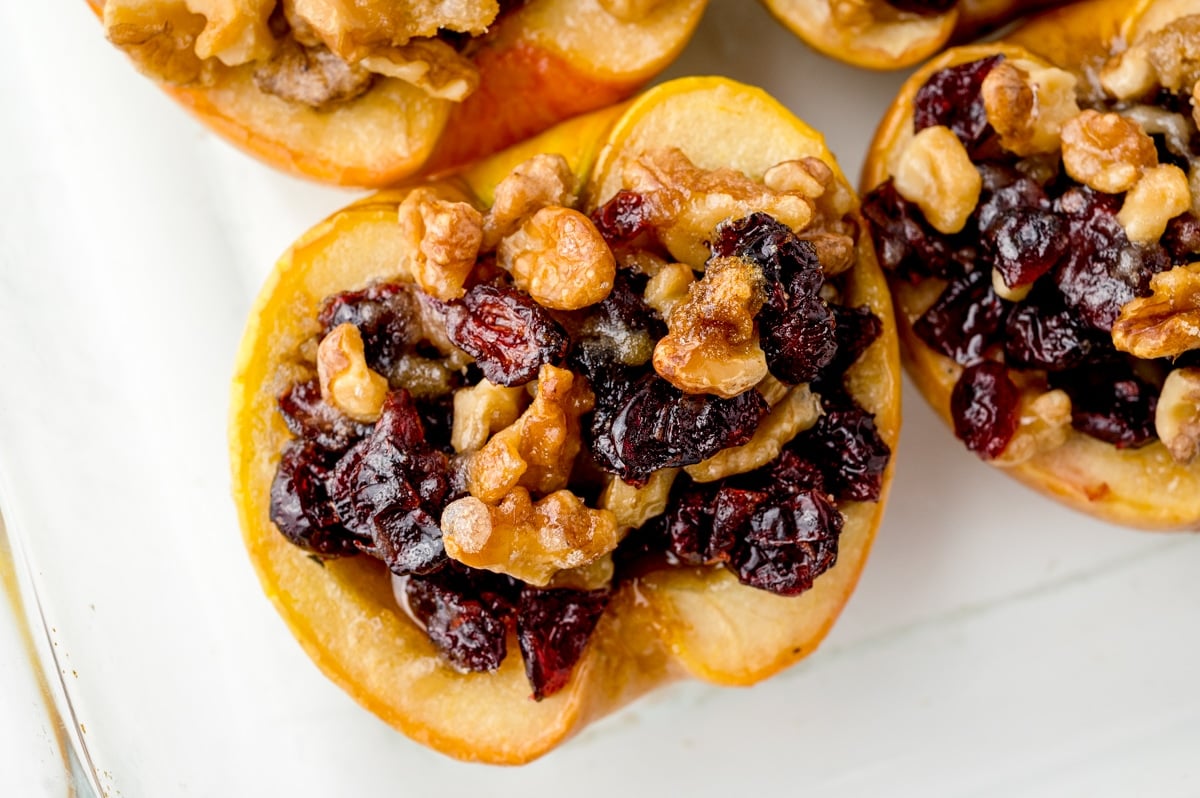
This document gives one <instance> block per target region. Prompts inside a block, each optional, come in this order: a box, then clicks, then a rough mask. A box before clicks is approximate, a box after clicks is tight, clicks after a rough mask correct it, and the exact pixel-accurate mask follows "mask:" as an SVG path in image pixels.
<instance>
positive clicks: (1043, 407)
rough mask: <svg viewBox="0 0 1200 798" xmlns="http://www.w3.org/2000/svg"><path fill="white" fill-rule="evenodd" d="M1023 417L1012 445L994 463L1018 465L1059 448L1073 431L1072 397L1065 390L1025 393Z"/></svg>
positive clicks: (1019, 411) (1022, 397)
mask: <svg viewBox="0 0 1200 798" xmlns="http://www.w3.org/2000/svg"><path fill="white" fill-rule="evenodd" d="M1017 413H1018V417H1019V419H1020V421H1019V423H1018V426H1017V431H1016V432H1015V433H1014V434H1013V436H1012V439H1011V440H1009V442H1008V446H1006V447H1004V451H1003V452H1001V453H1000V456H999V457H997V458H995V459H994V460H993V461H992V462H994V463H996V464H997V465H1003V466H1014V465H1019V464H1021V463H1024V462H1026V461H1027V460H1030V459H1032V458H1033V457H1035V456H1037V455H1039V454H1041V453H1043V452H1048V451H1051V450H1053V449H1057V448H1058V447H1059V446H1062V445H1063V444H1064V443H1066V442H1067V437H1068V436H1069V435H1070V434H1071V397H1069V396H1067V393H1066V392H1065V391H1062V390H1058V389H1055V390H1053V391H1046V392H1045V393H1037V394H1030V393H1025V394H1022V396H1021V404H1020V405H1019V407H1018V409H1017Z"/></svg>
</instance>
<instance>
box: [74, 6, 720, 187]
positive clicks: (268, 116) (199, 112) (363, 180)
mask: <svg viewBox="0 0 1200 798" xmlns="http://www.w3.org/2000/svg"><path fill="white" fill-rule="evenodd" d="M88 2H89V4H90V5H91V6H92V8H93V10H95V11H96V13H97V14H100V13H102V11H103V5H104V0H88ZM706 3H707V0H665V2H663V3H661V4H659V5H658V6H656V7H655V8H654V9H653V10H652V11H651V12H650V13H649V14H648V15H647V16H645V17H644V18H642V19H640V20H637V21H632V22H625V21H621V20H619V19H617V18H616V17H614V16H612V15H611V14H609V13H608V12H606V11H605V10H604V9H603V8H601V6H600V5H599V3H598V2H597V0H530V2H527V3H525V4H524V5H522V6H521V7H520V8H518V9H516V10H514V11H513V12H511V13H509V14H507V15H505V16H504V17H503V18H502V19H500V20H499V21H498V22H497V24H495V25H494V26H493V27H492V29H491V30H489V31H488V32H487V33H486V34H484V36H483V37H481V38H480V39H478V40H477V41H476V42H475V43H474V46H475V47H477V49H476V50H475V51H474V55H473V56H472V57H473V60H474V62H475V65H476V67H477V68H478V69H479V71H480V86H479V87H478V89H477V90H476V91H475V92H473V93H472V94H471V95H470V96H468V98H467V99H466V100H465V101H464V102H462V103H457V104H456V103H452V102H450V101H448V100H442V99H437V98H433V97H430V96H428V95H427V94H426V93H425V92H424V91H423V90H421V89H419V88H416V87H414V86H412V85H410V84H408V83H405V82H403V81H400V80H396V79H394V78H385V77H378V78H377V79H376V81H375V83H374V84H373V85H372V87H371V89H370V90H369V91H367V92H366V93H365V94H363V95H361V96H360V97H357V98H355V99H353V100H350V101H348V102H346V103H343V104H340V105H337V106H333V107H331V108H329V109H325V110H320V111H318V110H314V109H312V108H310V107H308V106H306V105H303V104H301V103H296V102H289V101H286V100H283V99H281V98H279V97H275V96H272V95H270V94H266V93H264V92H262V91H260V90H259V89H258V88H257V87H256V86H255V85H254V81H253V73H254V69H255V66H254V65H253V64H245V65H242V66H239V67H232V68H221V69H219V75H218V77H217V79H216V81H215V83H214V85H212V86H211V87H204V88H194V87H183V86H170V85H166V84H163V88H164V90H166V91H167V92H168V93H169V94H170V95H171V96H172V97H173V98H174V99H175V100H176V101H178V102H179V103H180V104H181V105H183V106H184V107H185V108H187V109H188V110H189V111H191V112H192V113H193V114H195V115H196V116H197V117H198V118H199V119H200V120H201V121H202V122H204V123H205V124H207V125H208V126H209V127H211V128H212V129H214V130H215V131H217V132H218V133H220V134H221V135H222V136H224V137H225V138H227V139H228V140H229V141H231V142H232V143H233V144H235V145H237V146H238V147H240V148H241V149H243V150H245V151H246V152H248V153H250V154H251V155H254V156H256V157H258V158H260V159H261V160H263V161H265V162H267V163H268V164H270V165H272V166H274V167H276V168H278V169H282V170H284V171H288V172H292V173H294V174H298V175H301V176H304V177H309V178H312V179H315V180H320V181H324V182H329V183H336V184H340V185H352V186H366V187H385V186H389V185H393V184H395V183H397V182H399V181H401V180H403V179H405V178H407V177H411V176H413V175H415V174H418V173H428V172H431V171H436V170H444V169H447V168H450V167H454V166H459V165H462V164H464V163H467V162H469V161H472V160H475V159H476V158H479V157H482V156H484V155H487V154H490V153H493V152H496V151H498V150H500V149H502V148H504V147H507V146H508V145H510V144H513V143H514V142H517V141H520V140H523V139H525V138H527V137H529V136H530V135H533V134H535V133H537V132H540V131H542V130H545V129H546V128H548V127H550V126H551V125H553V124H555V123H557V122H559V121H562V120H563V119H567V118H569V117H571V116H574V115H576V114H579V113H583V112H586V111H591V110H594V109H597V108H603V107H606V106H608V105H610V104H612V103H613V102H616V101H618V100H620V99H622V98H624V97H627V96H629V94H631V93H632V92H634V91H636V89H637V88H638V86H640V85H641V84H643V83H645V82H646V81H647V80H649V79H650V78H651V77H653V76H654V75H655V74H657V73H658V72H659V71H660V70H662V69H663V68H664V67H665V66H666V65H667V64H669V63H670V62H671V61H672V60H673V59H674V58H675V56H676V55H678V53H679V51H680V50H681V49H683V46H684V45H685V44H686V43H687V41H688V39H689V38H690V36H691V34H692V31H693V30H694V29H695V27H696V25H697V24H698V22H699V20H700V16H701V14H702V13H703V11H704V7H705V5H706Z"/></svg>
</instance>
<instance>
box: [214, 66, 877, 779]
mask: <svg viewBox="0 0 1200 798" xmlns="http://www.w3.org/2000/svg"><path fill="white" fill-rule="evenodd" d="M717 112H728V114H727V115H726V114H724V113H717ZM695 114H703V115H704V116H703V118H704V119H705V120H706V124H705V125H697V124H687V122H688V120H689V119H690V118H691V117H692V116H693V115H695ZM714 118H715V119H720V120H723V121H722V122H721V124H722V125H724V126H726V127H727V128H728V129H736V130H737V131H738V132H739V133H740V135H739V136H738V137H736V138H734V139H730V138H728V137H726V136H723V135H716V134H714V132H713V131H712V129H711V127H710V125H709V124H708V123H709V122H711V121H712V120H713V119H714ZM681 123H682V124H681ZM677 132H678V133H679V134H680V135H682V136H683V138H680V137H679V135H675V133H677ZM733 141H737V142H738V144H734V143H732V142H733ZM666 145H672V146H678V147H681V148H682V149H683V150H684V151H685V152H686V153H687V154H688V156H689V157H691V158H692V159H693V160H695V161H697V162H698V163H700V165H703V166H709V167H712V166H716V165H722V164H724V165H733V166H737V167H738V168H740V169H743V170H744V171H746V172H747V173H749V174H751V175H761V174H762V172H763V171H764V170H765V169H766V168H767V167H768V166H770V165H773V164H774V163H776V162H777V161H780V160H784V159H786V158H795V157H802V156H806V155H814V156H817V157H820V158H822V159H823V160H825V161H826V162H828V163H830V164H833V165H834V167H835V169H836V165H835V164H834V161H833V158H832V155H831V154H830V153H829V151H828V149H826V147H825V145H824V142H823V140H822V139H821V137H820V136H819V135H818V134H816V133H815V132H814V131H812V130H811V129H810V128H808V127H807V126H805V125H803V123H801V122H799V121H798V120H796V119H795V118H794V117H792V116H791V114H789V113H788V112H787V111H786V110H785V109H784V108H783V107H782V106H780V105H779V104H778V103H776V102H775V101H774V100H772V99H771V98H770V97H768V96H767V95H766V94H765V93H763V92H762V91H760V90H758V89H751V88H749V87H746V86H742V85H740V84H736V83H733V82H731V81H728V80H724V79H719V78H691V79H684V80H679V81H674V82H671V83H667V84H664V85H662V86H659V87H657V88H655V89H652V90H650V91H649V92H647V93H646V94H645V95H643V96H642V97H640V98H639V99H637V100H635V101H633V102H632V103H630V104H627V105H625V106H621V107H617V108H612V109H609V110H606V111H602V112H597V113H594V114H592V115H589V116H584V117H580V118H577V119H575V120H572V121H570V122H567V123H564V125H562V126H560V127H558V128H555V129H554V130H551V131H549V132H547V133H546V134H543V135H542V136H541V137H539V138H537V139H534V140H532V141H528V142H525V143H524V144H522V145H520V146H518V147H517V148H514V149H513V150H510V151H506V152H503V153H500V154H499V155H497V156H495V157H493V158H492V159H489V160H486V161H483V162H481V163H480V164H478V165H476V166H475V167H473V168H471V169H470V170H468V171H466V172H462V173H459V174H457V175H453V176H450V177H446V178H444V179H441V180H439V181H437V182H435V183H432V184H430V183H426V184H424V185H433V186H434V187H436V189H437V190H438V191H440V192H441V193H442V194H443V195H444V196H446V197H448V198H451V197H453V198H458V199H465V200H471V201H475V202H477V203H480V204H481V205H486V204H487V203H488V202H490V201H491V197H492V192H493V189H494V187H495V184H496V182H497V181H498V180H499V179H500V178H501V177H503V176H504V175H505V174H507V173H508V172H509V171H510V170H511V169H512V167H513V166H515V165H516V164H518V163H520V162H522V161H523V160H525V159H526V158H527V157H529V156H530V155H532V154H533V153H536V152H558V153H562V154H563V155H564V156H565V157H566V158H567V160H568V162H569V163H570V164H571V166H572V168H573V169H574V170H575V172H576V173H577V174H578V175H579V176H580V177H581V178H583V179H584V180H585V185H586V186H587V197H588V202H589V203H590V205H591V206H592V207H594V206H595V204H597V203H599V202H602V201H604V200H605V199H607V196H606V194H605V192H606V190H607V189H606V188H605V185H606V178H608V177H610V176H611V170H612V169H614V168H617V167H618V165H619V163H620V160H621V158H622V157H624V156H625V155H627V154H628V152H630V150H631V148H633V147H637V148H641V147H645V146H666ZM837 174H838V179H839V180H841V181H842V182H843V183H845V177H844V176H843V175H842V174H841V172H840V171H838V172H837ZM405 193H406V189H397V190H393V191H387V192H384V193H381V194H377V195H375V196H372V197H369V198H367V199H364V200H362V201H361V202H357V203H355V204H354V205H351V206H350V207H348V208H346V209H344V210H342V211H340V212H338V213H336V214H334V215H333V216H331V217H330V218H329V219H327V220H325V221H324V222H322V223H320V224H319V225H317V226H316V227H314V228H313V229H311V230H310V231H309V232H307V233H306V234H305V235H304V236H302V237H301V238H300V240H299V241H297V242H296V244H295V245H293V247H292V248H291V249H289V250H288V252H286V253H285V254H284V256H283V257H282V258H281V259H280V261H279V263H278V265H277V266H276V268H275V269H274V271H273V272H272V273H271V275H270V276H269V278H268V279H267V282H266V284H265V285H264V287H263V289H262V291H261V293H260V294H259V297H258V300H257V302H256V304H255V307H254V310H253V312H252V313H251V315H250V319H249V322H248V324H247V327H246V331H245V334H244V337H243V339H242V344H241V348H240V351H239V354H238V358H237V368H236V376H235V379H234V382H233V389H232V397H231V420H230V421H231V423H230V444H231V459H232V468H233V493H234V499H235V502H236V505H237V509H238V514H239V518H240V522H241V526H242V530H243V533H244V537H245V542H246V546H247V548H248V550H249V553H250V557H251V559H252V561H253V563H254V566H255V568H256V570H257V572H258V575H259V578H260V579H261V581H262V585H263V588H264V590H265V591H266V593H267V595H268V596H269V597H270V598H271V600H272V601H273V602H274V604H275V606H276V608H277V609H278V610H279V612H280V614H281V615H282V616H283V618H284V619H285V621H286V622H287V624H288V626H289V627H290V628H291V630H292V632H293V633H294V634H295V636H296V638H297V639H298V640H299V641H300V643H301V645H302V646H303V647H304V649H305V650H306V651H307V652H308V654H309V655H310V656H311V657H312V659H313V660H314V661H315V662H316V663H317V665H318V667H320V669H321V670H322V671H323V672H324V673H325V674H326V675H327V676H328V677H329V678H331V679H332V680H333V681H334V682H336V683H337V684H339V685H340V686H341V687H342V688H343V689H345V690H346V691H347V692H348V693H350V694H351V695H352V696H354V698H355V699H357V700H358V701H359V702H360V703H362V704H363V705H364V706H365V707H367V708H368V709H370V710H371V711H372V712H374V713H375V714H376V715H378V716H379V717H381V718H382V719H383V720H385V721H387V722H388V723H390V724H391V725H393V726H395V727H396V728H397V729H399V730H401V731H403V732H404V733H405V734H407V735H409V736H410V737H412V738H413V739H414V740H417V741H419V742H421V743H424V744H426V745H429V746H431V747H433V748H436V749H437V750H439V751H441V752H443V753H445V754H448V755H450V756H453V757H457V758H459V759H465V760H473V761H482V762H490V763H503V764H518V763H523V762H528V761H530V760H532V759H535V758H537V757H538V756H541V755H542V754H544V753H545V752H547V751H548V750H550V749H551V748H553V747H554V746H555V745H557V744H559V743H560V742H561V741H562V740H564V739H565V738H567V737H568V736H570V735H572V734H574V733H575V732H577V731H579V729H581V728H583V726H585V725H586V724H587V723H588V722H590V721H591V720H593V719H595V718H597V717H599V716H601V715H604V714H606V713H609V712H612V711H613V710H615V709H616V708H618V707H620V706H621V705H623V704H625V703H627V702H629V701H631V700H633V699H634V698H636V697H637V696H639V695H641V694H642V693H644V692H646V691H648V690H650V689H653V688H654V687H657V686H659V685H662V684H664V683H666V682H669V681H671V680H674V679H678V678H683V677H689V676H690V677H695V678H699V679H704V680H707V681H710V682H715V683H719V684H730V685H747V684H752V683H754V682H757V681H759V680H761V679H764V678H766V677H768V676H770V675H772V674H773V673H776V672H777V671H779V670H780V669H781V668H784V667H786V666H788V665H790V664H792V663H793V662H795V661H797V660H799V659H800V658H802V657H804V656H806V655H807V654H809V653H811V652H812V651H813V650H814V649H815V648H816V647H817V645H818V643H819V642H820V641H821V639H822V638H823V637H824V635H825V633H826V632H827V631H828V629H829V627H830V625H831V624H832V623H833V621H834V619H835V618H836V616H837V615H838V613H839V611H840V609H841V607H842V605H843V604H844V603H845V601H846V600H847V598H848V597H849V595H850V593H851V592H852V590H853V588H854V585H855V583H856V582H857V579H858V575H859V572H860V571H861V569H862V567H863V564H864V562H865V560H866V557H867V552H868V551H869V549H870V545H871V541H872V539H873V537H874V534H875V530H876V528H877V527H878V524H879V521H880V518H881V516H882V513H883V508H884V502H885V499H886V492H887V486H888V485H890V482H891V468H890V467H889V469H888V471H887V474H886V475H885V479H884V496H883V497H881V499H880V501H879V502H877V503H848V504H845V505H844V506H843V508H842V509H843V511H844V513H845V515H846V524H845V529H844V531H843V533H842V536H841V542H840V553H839V557H838V562H837V564H836V565H835V566H834V567H833V568H832V569H830V570H829V571H828V572H826V573H825V574H824V575H822V576H821V577H820V578H818V579H817V581H816V584H815V586H814V587H813V588H812V589H811V590H810V591H808V592H807V593H805V594H803V595H801V596H799V597H796V598H783V597H780V596H776V595H772V594H769V593H766V592H764V591H760V590H756V589H753V588H749V587H746V586H743V585H741V584H739V583H738V582H737V581H736V579H734V578H733V577H732V576H731V575H730V574H728V573H727V572H726V571H724V570H722V569H707V568H672V569H662V570H650V571H649V572H648V573H645V574H643V575H641V576H639V577H638V578H637V579H636V581H632V582H626V583H624V584H623V585H622V586H621V587H620V588H619V589H618V591H617V593H616V595H615V596H614V599H613V602H612V604H611V605H610V608H609V609H608V610H607V611H606V613H605V615H604V616H603V618H602V619H601V621H600V624H599V626H598V628H597V630H596V633H595V635H594V637H593V638H592V640H591V642H590V643H589V645H588V648H587V650H586V652H585V654H584V656H583V658H582V659H581V660H580V662H579V664H578V665H577V667H576V669H575V672H574V675H573V676H572V679H571V681H570V683H569V684H568V685H567V687H566V688H564V689H563V690H562V691H561V692H560V693H557V694H555V695H553V696H551V697H549V698H547V699H545V700H543V701H541V702H535V701H532V700H530V698H529V693H530V689H529V685H528V683H527V682H526V679H525V675H524V671H523V668H522V664H521V659H520V657H519V656H515V655H510V656H509V657H508V658H507V659H506V660H505V662H504V664H503V666H502V667H501V668H500V669H499V670H498V671H497V672H495V673H480V674H469V675H464V674H460V673H458V672H456V671H454V670H452V669H451V668H450V667H448V666H447V665H445V664H444V662H443V661H442V660H441V659H440V658H439V656H438V654H437V652H436V651H435V649H434V647H433V645H432V644H431V643H430V642H429V640H428V639H427V638H426V636H425V634H424V632H423V631H421V630H420V629H418V628H417V627H416V626H415V625H414V624H413V623H412V622H411V621H410V620H408V618H407V617H406V616H405V615H404V614H403V613H402V612H401V611H400V610H399V609H398V608H397V606H396V602H395V599H394V598H393V595H392V587H391V582H390V578H389V575H388V573H387V571H386V569H385V568H384V567H383V566H382V565H381V564H380V563H378V562H376V561H374V560H371V559H369V558H365V557H357V558H347V559H341V560H332V561H329V562H326V563H325V565H324V567H321V566H319V565H317V564H316V563H314V562H313V561H312V560H310V559H309V558H308V557H307V556H306V555H305V553H304V552H303V551H301V550H300V549H299V548H297V547H295V546H293V545H292V544H291V543H289V542H288V541H287V540H285V539H284V537H283V536H282V535H280V534H279V532H278V530H277V529H276V528H275V527H274V525H273V524H272V523H271V521H270V520H269V517H268V505H269V488H270V484H271V479H272V477H273V475H274V471H275V467H276V464H277V463H278V460H279V453H280V450H281V449H282V447H283V445H284V443H285V442H286V441H287V440H288V438H289V437H290V434H289V433H288V431H287V429H286V428H285V427H284V425H283V423H282V421H281V420H280V418H279V415H278V413H277V412H276V396H277V395H278V394H279V393H280V391H281V390H282V389H283V388H284V387H286V385H287V384H288V383H289V382H291V381H292V380H293V378H294V377H295V376H296V375H295V374H294V373H293V372H291V371H289V369H288V367H287V365H286V364H288V363H289V362H294V353H295V352H296V350H297V348H298V347H299V346H300V345H301V343H302V342H303V341H304V340H305V339H307V338H308V337H309V336H311V334H312V328H311V324H312V319H313V318H314V317H315V315H316V313H317V309H318V307H319V304H320V302H321V301H322V300H323V299H324V298H325V297H327V296H329V295H330V294H333V293H336V292H340V291H345V290H352V289H355V288H359V287H362V286H364V285H366V284H367V283H368V282H370V281H371V280H372V279H373V278H376V277H377V276H379V275H381V274H388V273H390V272H391V270H392V269H393V267H394V264H395V263H396V262H397V261H398V258H399V253H400V249H401V247H402V242H401V237H400V230H399V226H398V225H397V223H396V210H397V206H398V204H399V202H400V200H401V199H402V198H403V196H404V195H405ZM858 254H859V260H858V263H857V265H856V267H855V268H854V270H853V271H852V272H851V278H850V279H849V281H848V283H847V293H848V296H847V302H848V303H849V304H852V305H859V304H868V305H870V306H871V308H872V309H873V310H874V312H875V313H876V314H877V315H878V316H879V317H880V319H882V320H883V323H884V328H883V334H882V335H881V337H880V338H879V339H878V340H877V341H876V342H875V343H874V344H873V345H872V346H871V348H870V349H869V350H868V351H867V352H866V354H865V355H864V356H863V358H862V359H861V360H860V361H859V362H858V363H857V364H856V365H855V366H854V367H853V368H852V370H851V372H850V373H849V376H848V383H847V384H848V386H849V388H850V390H851V391H852V392H853V393H854V395H855V396H856V398H857V399H858V401H859V402H860V403H861V404H862V405H863V406H864V407H865V408H866V409H868V410H870V411H872V412H874V413H875V414H876V423H877V426H878V429H879V432H880V435H881V436H882V437H883V439H884V440H885V441H887V443H888V444H889V446H891V447H892V448H893V450H894V449H895V446H896V443H897V438H898V434H899V427H900V404H899V402H900V397H899V351H898V344H897V340H896V334H895V328H894V325H893V324H892V321H891V306H890V300H889V296H888V291H887V286H886V283H885V282H884V279H883V276H882V273H881V272H880V270H879V267H878V265H877V264H876V262H875V257H874V253H873V250H872V249H871V246H870V244H869V237H868V236H865V235H864V236H862V237H861V243H860V249H859V253H858ZM731 619H732V620H736V623H731V622H730V621H731ZM510 648H512V649H513V650H515V646H512V647H510ZM467 708H470V709H469V711H467ZM466 718H470V719H472V720H470V721H467V720H465V719H466ZM480 719H484V722H483V723H482V724H481V723H480Z"/></svg>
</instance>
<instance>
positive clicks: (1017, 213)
mask: <svg viewBox="0 0 1200 798" xmlns="http://www.w3.org/2000/svg"><path fill="white" fill-rule="evenodd" d="M1066 232H1067V226H1066V224H1064V223H1063V221H1062V220H1061V219H1059V218H1058V217H1057V216H1055V215H1054V214H1052V213H1050V212H1049V211H1042V210H1037V209H1036V208H1015V209H1013V210H1010V211H1004V212H1003V213H1001V214H1000V215H999V216H997V217H996V219H995V222H994V223H993V224H992V225H991V226H990V227H988V229H987V231H986V232H985V233H984V234H983V245H984V250H985V251H986V252H987V254H988V256H989V258H990V260H991V262H992V265H993V266H994V267H995V268H996V269H997V270H998V271H999V272H1000V276H1001V277H1002V278H1003V279H1004V284H1005V285H1006V286H1008V287H1009V288H1016V287H1018V286H1023V285H1030V284H1032V283H1033V281H1034V280H1036V279H1038V278H1039V277H1041V276H1042V275H1043V274H1045V273H1046V272H1048V271H1050V270H1051V269H1052V268H1054V266H1055V265H1057V264H1058V262H1059V261H1060V260H1062V258H1063V256H1064V255H1066V253H1067V247H1068V242H1067V236H1066Z"/></svg>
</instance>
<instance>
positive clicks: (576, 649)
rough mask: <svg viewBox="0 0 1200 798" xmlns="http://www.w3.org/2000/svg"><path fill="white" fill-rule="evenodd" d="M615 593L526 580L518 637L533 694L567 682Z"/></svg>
mask: <svg viewBox="0 0 1200 798" xmlns="http://www.w3.org/2000/svg"><path fill="white" fill-rule="evenodd" d="M610 597H611V594H610V592H609V591H608V590H591V591H584V590H563V589H557V590H542V589H539V588H536V587H529V586H526V587H525V589H524V590H522V591H521V598H520V601H519V602H518V604H517V643H518V644H519V645H520V647H521V657H522V659H524V661H525V675H526V677H528V679H529V684H530V685H531V686H532V687H533V697H534V699H536V700H538V701H541V700H542V699H543V698H545V697H547V696H550V695H553V694H554V693H557V692H558V691H559V690H561V689H563V688H564V687H566V686H567V682H568V681H570V679H571V672H572V671H573V670H574V669H575V663H577V662H578V661H579V658H580V657H581V656H583V651H584V649H585V648H586V647H587V644H588V641H589V640H590V639H591V637H592V632H593V631H595V629H596V624H597V623H598V622H599V620H600V616H601V615H603V614H604V608H605V607H607V606H608V600H609V598H610Z"/></svg>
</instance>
